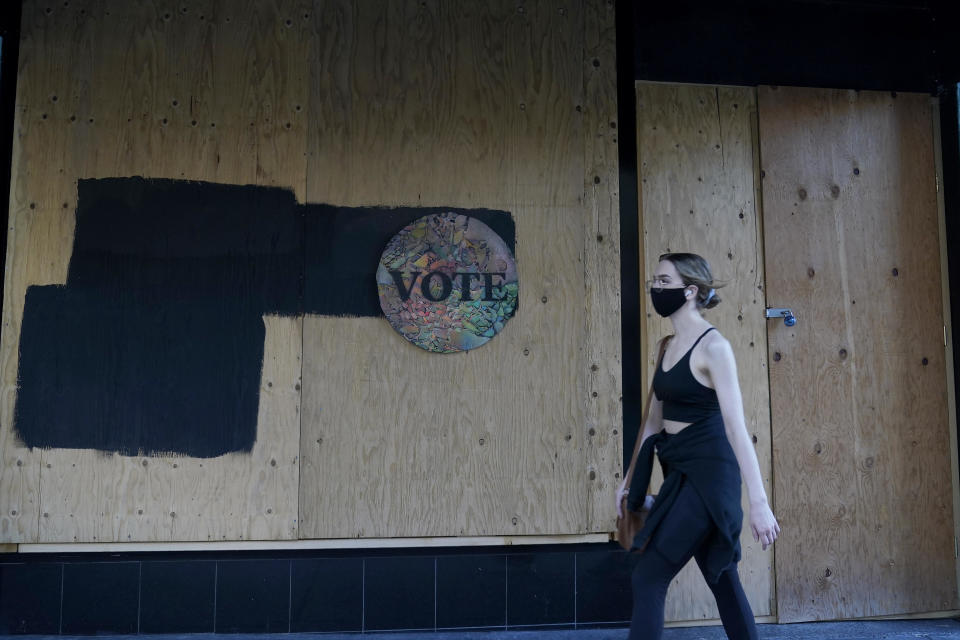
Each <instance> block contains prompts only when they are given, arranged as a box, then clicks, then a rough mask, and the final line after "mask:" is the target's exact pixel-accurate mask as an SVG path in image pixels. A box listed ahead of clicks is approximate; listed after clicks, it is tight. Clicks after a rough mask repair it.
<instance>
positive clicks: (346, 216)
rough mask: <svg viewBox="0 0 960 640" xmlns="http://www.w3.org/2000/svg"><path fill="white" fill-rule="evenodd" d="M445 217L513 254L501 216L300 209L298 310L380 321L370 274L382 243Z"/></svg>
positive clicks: (509, 223)
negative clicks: (483, 232)
mask: <svg viewBox="0 0 960 640" xmlns="http://www.w3.org/2000/svg"><path fill="white" fill-rule="evenodd" d="M445 212H451V213H460V214H464V215H468V216H470V217H471V218H476V219H477V220H479V221H481V222H483V223H484V224H486V225H487V226H488V227H490V228H491V229H492V230H493V231H494V232H495V233H496V234H497V235H499V236H500V237H501V238H502V239H503V241H504V243H506V245H507V246H508V247H510V250H511V251H514V250H515V244H516V228H515V225H514V222H513V218H512V217H510V214H509V213H507V212H506V211H494V210H488V209H457V208H454V207H446V208H438V207H404V208H391V207H335V206H330V205H320V204H318V205H313V204H311V205H306V216H305V229H306V230H305V240H304V244H305V251H306V260H305V265H306V267H305V273H304V279H305V281H304V294H303V295H304V310H305V311H306V312H307V313H316V314H322V315H336V316H344V315H347V316H380V315H382V314H383V311H382V310H381V308H380V298H379V296H378V293H377V284H376V274H377V267H378V265H379V264H380V257H381V255H382V254H383V250H384V248H385V247H386V246H387V243H388V242H389V241H390V239H391V238H393V236H394V235H395V234H396V233H397V232H399V231H400V230H401V229H403V228H404V227H405V226H407V225H408V224H410V223H411V222H413V221H414V220H416V219H418V218H421V217H423V216H427V215H431V214H436V213H445Z"/></svg>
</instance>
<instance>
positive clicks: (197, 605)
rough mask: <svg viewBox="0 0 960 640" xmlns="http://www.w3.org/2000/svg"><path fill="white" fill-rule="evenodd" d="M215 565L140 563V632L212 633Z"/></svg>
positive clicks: (177, 562) (173, 562)
mask: <svg viewBox="0 0 960 640" xmlns="http://www.w3.org/2000/svg"><path fill="white" fill-rule="evenodd" d="M216 578H217V563H216V562H208V561H201V562H196V561H194V562H191V561H185V560H180V561H157V562H144V563H142V565H141V573H140V633H212V632H213V631H214V615H215V611H214V602H215V599H216Z"/></svg>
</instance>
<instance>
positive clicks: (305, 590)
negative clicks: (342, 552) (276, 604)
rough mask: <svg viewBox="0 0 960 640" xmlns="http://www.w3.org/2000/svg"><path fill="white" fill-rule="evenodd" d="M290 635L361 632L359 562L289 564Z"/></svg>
mask: <svg viewBox="0 0 960 640" xmlns="http://www.w3.org/2000/svg"><path fill="white" fill-rule="evenodd" d="M292 562H293V564H292V567H291V580H290V585H291V586H290V631H292V632H294V633H302V632H311V631H314V632H318V631H361V630H362V629H363V559H362V558H313V559H297V560H293V561H292Z"/></svg>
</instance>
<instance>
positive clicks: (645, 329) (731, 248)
mask: <svg viewBox="0 0 960 640" xmlns="http://www.w3.org/2000/svg"><path fill="white" fill-rule="evenodd" d="M636 94H637V153H638V171H639V176H638V178H639V184H640V188H641V198H640V216H641V220H640V229H641V234H642V236H641V245H642V255H641V269H642V272H641V274H640V280H641V282H643V281H644V280H646V279H648V278H649V277H651V276H652V274H653V271H654V269H655V268H656V265H657V258H658V256H659V255H660V254H661V253H665V252H668V251H689V252H693V253H698V254H700V255H702V256H703V257H704V258H706V259H707V261H708V262H709V263H710V265H711V267H712V269H713V273H714V279H715V280H717V281H720V282H723V283H725V284H726V286H725V287H723V288H718V289H717V295H718V296H719V297H720V298H721V304H720V306H718V307H716V308H715V309H712V310H709V311H707V312H706V319H707V320H709V321H710V322H711V323H712V324H714V325H715V326H716V327H717V328H718V329H719V331H720V332H721V333H722V334H723V335H724V336H725V337H726V338H727V339H728V340H729V341H730V343H731V345H732V346H733V349H734V353H735V355H736V358H737V365H738V373H739V376H740V387H741V390H742V393H743V404H744V414H745V417H746V423H747V430H748V431H749V433H750V434H751V435H752V436H753V437H754V441H755V447H756V453H757V458H758V460H759V462H760V470H761V473H762V474H763V478H764V485H765V487H766V489H767V494H768V496H769V495H772V486H771V460H770V455H771V454H770V451H771V441H770V421H769V409H768V407H769V405H768V402H769V400H768V398H769V388H768V382H767V365H766V348H765V347H766V327H765V320H764V318H763V310H764V292H763V281H764V274H763V246H762V225H761V221H760V211H759V206H758V203H757V200H756V195H755V182H756V180H757V177H756V158H755V152H754V143H755V133H754V129H755V124H754V123H755V118H756V97H755V92H754V91H753V90H752V89H748V88H731V87H715V86H693V85H669V84H652V83H638V84H637V87H636ZM642 293H643V297H644V300H645V303H644V313H643V314H642V315H641V322H642V324H641V331H642V336H643V343H644V345H645V350H644V353H645V360H646V367H645V372H644V373H645V378H644V388H647V387H648V385H649V380H650V376H651V375H652V372H653V367H654V365H655V364H656V363H655V361H654V360H655V358H656V353H657V350H656V343H657V341H658V340H659V339H660V338H661V337H663V336H664V335H668V334H670V333H671V332H672V327H671V325H670V322H669V321H668V320H665V319H662V318H660V317H659V316H657V315H656V314H655V313H654V311H653V308H652V306H651V304H650V301H649V294H648V293H647V292H645V291H644V292H642ZM630 428H636V427H635V426H631V427H630ZM661 481H662V477H661V476H660V470H659V468H656V469H655V476H654V480H653V483H652V485H653V492H654V493H655V492H656V489H657V487H659V484H660V482H661ZM742 500H743V509H744V527H743V532H742V534H741V537H740V543H741V546H742V550H743V559H742V561H741V563H740V565H739V572H740V578H741V581H742V583H743V585H744V590H745V592H746V594H747V597H748V599H749V601H750V605H751V607H752V608H753V612H754V614H756V615H758V616H763V615H769V614H771V613H773V612H774V609H773V603H772V601H773V598H774V590H773V589H774V583H773V581H774V576H773V557H772V553H771V552H770V550H768V551H766V552H764V551H762V550H761V548H760V545H759V544H758V543H757V542H755V541H754V540H753V537H752V535H751V534H750V527H749V521H748V518H749V496H748V495H747V492H746V488H745V487H744V488H743V491H742ZM718 616H719V613H718V611H717V608H716V603H715V601H714V598H713V595H712V594H711V592H710V591H709V590H708V589H707V587H706V584H705V583H704V581H703V578H702V577H701V575H700V572H699V570H698V569H697V566H696V564H695V563H693V562H691V563H690V564H689V565H688V566H687V567H686V568H685V569H684V570H683V571H681V572H680V574H679V575H678V576H677V578H676V580H675V581H674V585H673V586H672V588H671V590H670V591H669V593H668V596H667V608H666V618H667V619H668V620H699V619H714V618H718Z"/></svg>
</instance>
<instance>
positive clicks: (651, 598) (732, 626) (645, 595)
mask: <svg viewBox="0 0 960 640" xmlns="http://www.w3.org/2000/svg"><path fill="white" fill-rule="evenodd" d="M713 527H714V524H713V520H712V519H711V518H710V514H709V513H708V512H707V508H706V506H705V505H704V504H703V500H701V499H700V495H699V494H698V493H697V491H696V489H694V488H693V486H692V485H690V484H689V483H687V482H683V484H682V485H681V487H680V490H679V493H678V495H677V499H676V502H674V504H673V505H671V507H670V511H669V512H668V513H667V514H666V516H665V517H664V518H663V520H662V521H661V522H660V524H659V525H658V526H657V530H656V531H655V532H654V534H653V537H652V538H651V539H650V543H649V544H648V545H647V548H646V550H645V551H644V552H643V553H641V554H639V559H638V562H637V565H636V567H635V568H634V570H633V619H632V620H631V622H630V640H659V638H660V635H661V634H662V633H663V607H664V600H665V599H666V596H667V587H669V586H670V582H671V581H672V580H673V578H674V577H675V576H676V575H677V574H678V573H679V572H680V570H681V569H683V567H684V565H686V564H687V562H689V561H690V558H691V557H693V558H695V559H696V561H697V566H699V567H700V572H701V573H703V567H704V561H705V559H706V553H707V550H708V549H709V539H710V533H711V532H712V531H713ZM660 540H670V541H671V544H670V545H664V546H663V549H664V551H661V550H660V548H659V547H658V545H657V543H658V541H660ZM678 541H679V542H681V544H679V545H678V544H677V542H678ZM667 549H685V551H684V552H683V553H680V554H677V553H674V552H670V551H667ZM707 586H708V587H710V590H711V591H712V592H713V596H714V598H716V600H717V608H718V609H719V610H720V619H721V620H722V621H723V628H724V630H725V631H726V632H727V637H728V638H730V640H756V638H757V627H756V625H755V624H754V620H753V611H752V610H751V609H750V603H749V602H747V596H746V594H744V592H743V587H742V586H741V585H740V576H739V575H738V574H737V567H736V565H732V566H730V567H729V568H727V570H726V571H724V572H723V573H722V574H720V579H719V580H718V581H717V583H716V584H710V583H709V582H708V583H707Z"/></svg>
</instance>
